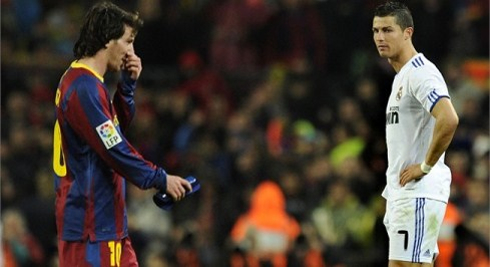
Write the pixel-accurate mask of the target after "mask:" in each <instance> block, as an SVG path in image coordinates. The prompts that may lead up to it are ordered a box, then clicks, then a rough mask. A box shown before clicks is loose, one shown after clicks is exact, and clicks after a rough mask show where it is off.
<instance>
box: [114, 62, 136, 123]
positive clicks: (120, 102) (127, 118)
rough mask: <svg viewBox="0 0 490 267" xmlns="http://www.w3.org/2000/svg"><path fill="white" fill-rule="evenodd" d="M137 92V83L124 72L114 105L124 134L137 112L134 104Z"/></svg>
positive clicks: (118, 85) (115, 95)
mask: <svg viewBox="0 0 490 267" xmlns="http://www.w3.org/2000/svg"><path fill="white" fill-rule="evenodd" d="M135 90H136V81H135V80H132V79H131V78H130V77H129V76H128V74H126V73H125V72H122V74H121V81H120V82H119V83H118V84H117V90H116V93H115V94H114V100H113V105H114V109H115V110H116V113H117V117H118V120H119V124H120V127H121V129H122V132H125V131H126V130H127V129H128V128H129V124H130V123H131V121H132V120H133V117H134V114H135V112H136V107H135V103H134V92H135Z"/></svg>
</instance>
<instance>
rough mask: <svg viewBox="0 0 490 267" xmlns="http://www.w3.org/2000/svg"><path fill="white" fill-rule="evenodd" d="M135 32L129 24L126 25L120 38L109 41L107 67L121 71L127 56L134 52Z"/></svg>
mask: <svg viewBox="0 0 490 267" xmlns="http://www.w3.org/2000/svg"><path fill="white" fill-rule="evenodd" d="M135 37H136V36H135V33H134V31H133V29H132V28H131V27H129V26H124V34H123V35H122V36H121V38H119V39H114V40H111V41H109V43H108V44H107V54H108V56H107V57H108V58H107V60H108V62H107V67H108V69H109V70H111V71H119V70H121V69H123V68H124V63H125V61H126V57H127V55H128V54H129V53H134V47H133V43H134V39H135Z"/></svg>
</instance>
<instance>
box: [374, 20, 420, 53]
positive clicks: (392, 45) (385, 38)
mask: <svg viewBox="0 0 490 267" xmlns="http://www.w3.org/2000/svg"><path fill="white" fill-rule="evenodd" d="M412 32H413V28H412V27H407V28H406V29H405V30H402V28H401V27H400V25H398V24H397V22H396V17H394V16H385V17H378V16H376V17H374V19H373V39H374V43H375V44H376V48H377V49H378V52H379V55H380V56H381V57H383V58H388V59H394V58H395V59H396V57H397V56H398V55H399V54H400V53H401V51H402V49H403V47H404V46H405V45H406V44H407V43H409V42H410V37H411V35H412Z"/></svg>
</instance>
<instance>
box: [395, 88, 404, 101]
mask: <svg viewBox="0 0 490 267" xmlns="http://www.w3.org/2000/svg"><path fill="white" fill-rule="evenodd" d="M402 92H403V86H401V87H400V89H398V93H396V101H400V99H402Z"/></svg>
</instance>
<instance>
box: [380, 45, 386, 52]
mask: <svg viewBox="0 0 490 267" xmlns="http://www.w3.org/2000/svg"><path fill="white" fill-rule="evenodd" d="M387 49H388V46H387V45H378V50H379V51H383V50H387Z"/></svg>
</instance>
